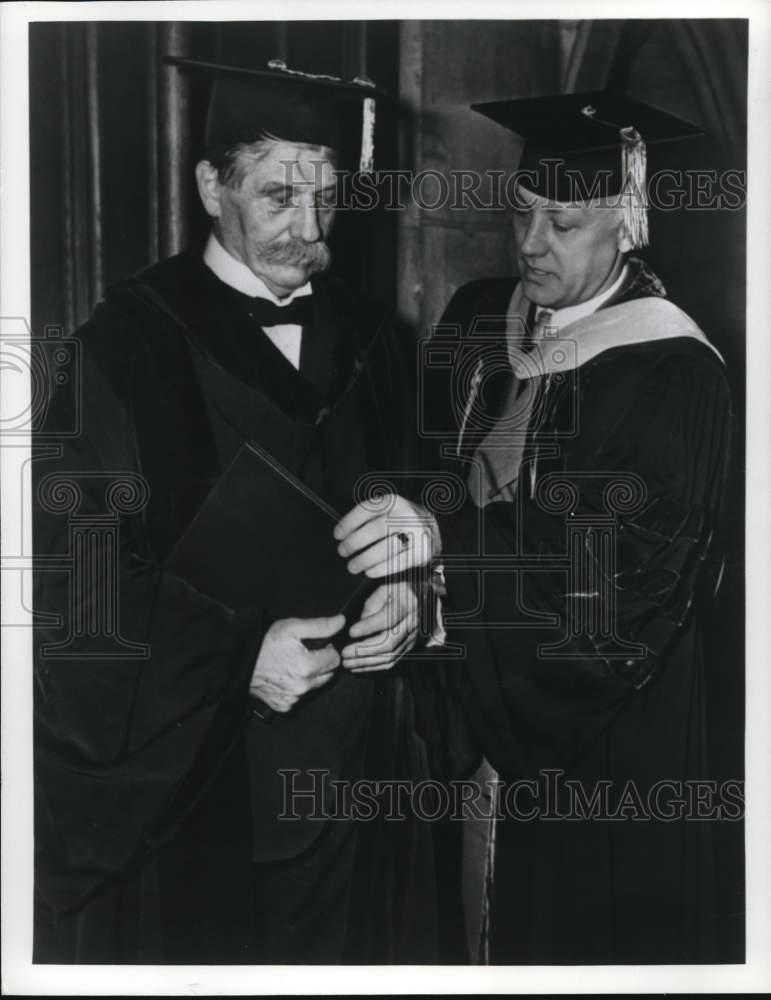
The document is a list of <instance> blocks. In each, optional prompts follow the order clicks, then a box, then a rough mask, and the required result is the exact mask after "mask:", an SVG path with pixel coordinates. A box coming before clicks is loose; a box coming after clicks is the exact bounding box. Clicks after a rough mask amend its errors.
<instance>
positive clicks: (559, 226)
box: [552, 222, 573, 233]
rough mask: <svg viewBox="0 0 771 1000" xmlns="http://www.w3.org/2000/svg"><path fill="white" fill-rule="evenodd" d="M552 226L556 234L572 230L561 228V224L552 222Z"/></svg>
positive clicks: (567, 227)
mask: <svg viewBox="0 0 771 1000" xmlns="http://www.w3.org/2000/svg"><path fill="white" fill-rule="evenodd" d="M552 226H554V229H555V230H556V231H557V232H558V233H569V232H570V230H571V229H572V228H573V227H572V226H563V225H562V223H561V222H553V223H552Z"/></svg>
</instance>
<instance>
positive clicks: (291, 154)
mask: <svg viewBox="0 0 771 1000" xmlns="http://www.w3.org/2000/svg"><path fill="white" fill-rule="evenodd" d="M246 155H247V156H248V154H246ZM336 173H337V155H336V153H335V151H334V150H333V149H330V148H329V147H325V146H309V145H304V144H298V143H292V142H285V141H283V140H275V141H272V142H271V143H270V146H269V149H268V152H267V155H265V156H263V157H260V158H257V159H256V161H255V163H254V165H253V168H252V169H251V170H250V171H249V174H250V175H251V176H252V177H253V178H254V179H255V180H259V181H272V182H277V183H281V184H283V185H284V186H286V187H303V188H306V187H314V188H326V187H330V186H331V185H333V184H334V183H335V177H336Z"/></svg>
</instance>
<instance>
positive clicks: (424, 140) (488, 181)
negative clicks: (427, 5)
mask: <svg viewBox="0 0 771 1000" xmlns="http://www.w3.org/2000/svg"><path fill="white" fill-rule="evenodd" d="M400 49H401V59H400V78H399V82H400V94H401V99H402V103H403V120H402V130H403V152H402V163H403V166H405V167H406V168H408V169H410V170H412V171H413V172H414V174H415V175H417V176H420V175H421V174H422V173H424V172H428V173H426V180H425V181H423V182H420V186H419V188H418V194H419V197H418V199H417V200H418V201H419V202H423V204H424V205H425V204H429V205H430V204H433V202H434V201H435V200H438V199H439V193H440V192H439V189H438V186H437V185H436V184H434V186H433V188H432V182H431V181H430V179H429V174H430V172H436V173H439V174H442V175H443V176H445V177H446V178H447V179H448V183H449V184H450V186H451V190H454V189H456V188H457V187H458V186H459V185H460V184H461V181H460V178H459V171H465V172H468V173H469V176H471V172H475V173H477V174H478V175H479V176H480V177H481V187H480V188H479V190H478V192H477V193H478V196H479V199H480V201H481V202H482V204H488V203H489V193H490V192H491V190H492V186H493V185H494V183H495V182H494V172H495V171H498V172H499V173H500V172H502V173H503V174H504V175H508V174H510V173H511V172H512V171H513V170H515V169H516V167H517V164H518V163H519V157H520V153H521V144H520V141H519V140H518V139H517V138H516V137H515V136H514V135H512V134H511V133H507V132H506V131H505V130H504V129H502V128H500V127H499V126H497V125H495V124H494V123H493V122H490V121H488V120H487V119H486V118H484V117H483V116H481V115H479V114H477V113H475V112H473V111H471V110H470V109H469V104H471V103H472V102H473V101H486V100H496V99H501V98H507V97H527V96H530V95H535V94H548V93H556V92H558V91H559V90H560V82H561V68H562V67H561V48H560V30H559V22H557V21H551V22H539V21H403V22H402V24H401V44H400ZM466 183H471V182H470V181H467V182H466ZM442 193H443V192H442ZM510 219H511V213H510V212H508V211H505V210H503V209H500V208H498V209H484V208H475V207H474V206H473V202H472V201H471V199H470V197H469V196H468V195H467V196H466V197H465V198H461V199H460V202H458V199H454V200H453V199H452V197H451V199H450V200H449V201H445V204H443V205H442V206H441V207H438V208H435V209H431V208H425V207H421V206H420V204H418V203H416V200H415V199H412V200H411V201H410V202H409V204H408V208H407V210H406V211H405V212H402V213H400V219H399V309H400V312H401V314H402V315H403V317H404V318H405V319H406V320H408V321H409V322H410V323H411V324H413V325H414V326H415V327H416V328H417V329H418V330H420V331H425V330H426V329H427V327H428V325H429V324H430V323H435V322H436V321H437V320H438V319H439V316H440V315H441V312H442V309H443V308H444V306H445V305H446V304H447V302H448V300H449V298H450V297H451V295H452V293H453V292H454V291H455V290H456V289H457V288H458V287H459V286H460V285H462V284H463V283H465V282H466V281H469V280H471V279H472V278H476V277H490V276H493V275H501V274H511V273H514V257H513V247H512V240H511V229H510Z"/></svg>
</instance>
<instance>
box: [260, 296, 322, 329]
mask: <svg viewBox="0 0 771 1000" xmlns="http://www.w3.org/2000/svg"><path fill="white" fill-rule="evenodd" d="M312 298H313V296H311V295H301V296H299V298H296V299H293V300H292V301H291V302H290V303H289V304H288V305H286V306H277V305H275V303H273V302H270V301H269V300H268V299H261V298H254V299H250V301H249V305H248V310H249V315H250V316H251V317H252V318H253V319H255V320H256V321H257V323H259V325H260V326H280V325H281V324H282V323H297V324H298V325H299V326H306V325H307V324H308V323H310V321H311V318H312V317H313V304H312V301H311V300H312Z"/></svg>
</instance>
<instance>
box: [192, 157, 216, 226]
mask: <svg viewBox="0 0 771 1000" xmlns="http://www.w3.org/2000/svg"><path fill="white" fill-rule="evenodd" d="M195 180H196V183H197V185H198V194H199V195H200V198H201V201H202V202H203V207H204V208H205V209H206V212H207V214H208V215H210V216H211V217H212V218H213V219H218V218H219V217H220V212H221V208H220V196H221V193H222V185H221V184H220V181H219V176H218V174H217V170H216V168H215V167H213V166H212V165H211V163H209V161H208V160H201V161H200V163H196V165H195Z"/></svg>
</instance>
